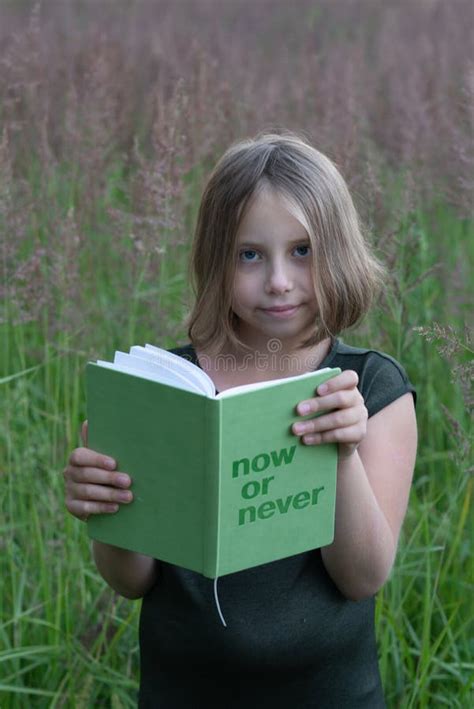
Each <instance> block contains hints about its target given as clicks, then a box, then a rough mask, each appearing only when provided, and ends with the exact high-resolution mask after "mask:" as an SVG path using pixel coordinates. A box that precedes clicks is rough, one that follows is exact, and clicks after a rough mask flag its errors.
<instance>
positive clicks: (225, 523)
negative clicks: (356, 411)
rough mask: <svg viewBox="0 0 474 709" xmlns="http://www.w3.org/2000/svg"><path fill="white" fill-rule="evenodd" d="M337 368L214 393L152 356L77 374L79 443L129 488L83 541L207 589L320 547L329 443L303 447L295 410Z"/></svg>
mask: <svg viewBox="0 0 474 709" xmlns="http://www.w3.org/2000/svg"><path fill="white" fill-rule="evenodd" d="M339 372H340V369H330V368H326V369H321V370H318V371H315V372H308V373H305V374H301V375H297V376H295V377H287V378H283V379H277V380H271V381H265V382H259V383H256V384H248V385H244V386H237V387H233V388H231V389H226V390H225V391H223V392H221V393H219V394H216V391H215V386H214V384H213V382H212V380H211V379H210V377H209V376H208V375H207V374H206V373H205V372H204V371H203V370H202V369H201V368H200V367H199V366H197V365H195V364H193V363H192V362H190V361H188V360H186V359H184V358H183V357H180V356H178V355H175V354H173V353H170V352H167V351H165V350H162V349H160V348H158V347H153V346H151V345H146V346H145V347H139V346H134V347H132V348H131V349H130V353H129V354H126V353H123V352H116V353H115V357H114V362H113V363H112V362H104V361H101V360H99V361H97V362H89V363H88V364H87V367H86V390H87V410H88V412H87V417H88V421H89V442H88V445H89V447H90V448H92V449H93V450H97V451H100V452H102V453H105V454H107V455H111V456H112V457H114V458H115V459H116V460H117V461H118V469H119V470H121V471H124V472H127V473H128V474H129V475H130V476H131V478H132V488H131V489H132V491H133V494H134V500H133V502H131V503H130V504H128V505H121V506H120V509H119V511H118V512H117V513H116V514H112V515H110V514H104V515H92V516H91V517H89V520H88V530H89V534H90V536H91V537H93V538H94V539H97V540H99V541H102V542H106V543H108V544H113V545H116V546H119V547H123V548H125V549H131V550H133V551H138V552H141V553H143V554H147V555H149V556H152V557H154V558H157V559H161V560H163V561H166V562H169V563H172V564H176V565H178V566H183V567H185V568H188V569H191V570H193V571H197V572H200V573H202V574H204V575H205V576H207V577H209V578H216V577H217V576H223V575H225V574H229V573H233V572H236V571H240V570H242V569H246V568H250V567H253V566H257V565H259V564H263V563H267V562H270V561H275V560H277V559H281V558H284V557H287V556H291V555H293V554H298V553H301V552H303V551H308V550H310V549H314V548H317V547H320V546H325V545H327V544H330V543H331V541H332V540H333V536H334V511H335V494H336V468H337V446H336V444H324V445H318V446H306V445H304V444H303V443H302V442H301V440H300V438H299V437H298V436H295V435H294V434H293V433H292V431H291V425H292V424H293V423H294V422H295V421H296V420H301V419H304V418H311V415H310V416H306V417H301V416H298V414H297V413H296V405H297V404H298V403H299V402H300V401H302V400H303V399H308V398H311V397H313V396H315V389H316V387H317V386H319V384H321V383H322V382H323V381H325V380H326V379H329V378H330V377H333V376H335V375H336V374H339Z"/></svg>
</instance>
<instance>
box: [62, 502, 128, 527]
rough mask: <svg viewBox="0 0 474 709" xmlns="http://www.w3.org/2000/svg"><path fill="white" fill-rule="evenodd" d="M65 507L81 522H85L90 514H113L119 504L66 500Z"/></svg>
mask: <svg viewBox="0 0 474 709" xmlns="http://www.w3.org/2000/svg"><path fill="white" fill-rule="evenodd" d="M66 507H67V509H68V511H69V512H70V513H71V514H72V515H73V516H74V517H77V519H80V520H81V522H85V521H86V520H87V518H88V517H89V516H90V515H99V514H114V513H115V512H117V511H118V510H119V505H117V504H107V503H105V502H91V501H82V500H67V501H66Z"/></svg>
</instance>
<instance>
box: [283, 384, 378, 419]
mask: <svg viewBox="0 0 474 709" xmlns="http://www.w3.org/2000/svg"><path fill="white" fill-rule="evenodd" d="M363 401H364V400H363V397H362V395H361V394H360V392H359V390H358V389H342V390H340V391H336V392H334V393H332V394H327V395H326V396H317V397H314V398H312V399H307V400H306V401H300V403H299V404H298V405H297V407H296V413H297V414H299V415H300V416H306V415H307V414H315V413H318V412H320V411H330V410H331V409H347V408H349V407H353V406H356V405H358V404H360V403H362V402H363Z"/></svg>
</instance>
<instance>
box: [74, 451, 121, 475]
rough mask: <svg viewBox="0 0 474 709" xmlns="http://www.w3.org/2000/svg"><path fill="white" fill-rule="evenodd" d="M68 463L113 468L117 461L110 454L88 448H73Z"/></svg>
mask: <svg viewBox="0 0 474 709" xmlns="http://www.w3.org/2000/svg"><path fill="white" fill-rule="evenodd" d="M69 465H78V466H81V465H83V466H89V467H91V468H105V469H106V470H115V467H116V465H117V463H116V461H115V460H114V459H113V458H111V457H110V456H108V455H104V454H103V453H98V452H97V451H93V450H91V449H90V448H75V449H74V450H73V452H72V453H71V455H70V456H69Z"/></svg>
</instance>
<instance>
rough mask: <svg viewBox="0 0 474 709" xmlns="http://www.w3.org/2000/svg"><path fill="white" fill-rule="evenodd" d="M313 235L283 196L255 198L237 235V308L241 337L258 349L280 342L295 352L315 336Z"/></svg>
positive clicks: (272, 194)
mask: <svg viewBox="0 0 474 709" xmlns="http://www.w3.org/2000/svg"><path fill="white" fill-rule="evenodd" d="M312 264H313V261H312V254H311V243H310V240H309V236H308V233H307V231H306V229H305V228H304V227H303V225H302V224H301V223H300V222H299V221H298V220H297V219H296V218H295V217H294V216H292V215H291V214H290V212H289V211H288V210H287V208H286V207H285V203H284V201H283V200H282V198H281V196H279V195H278V193H277V192H276V191H274V190H272V189H270V188H266V189H264V190H263V191H262V192H260V193H259V194H258V195H256V196H255V197H254V199H253V200H252V202H251V204H250V206H249V207H248V209H247V211H246V213H245V215H244V218H243V219H242V222H241V224H240V227H239V230H238V232H237V265H236V273H235V280H234V290H233V300H232V309H233V311H234V313H235V314H236V315H237V316H238V318H239V325H238V327H239V330H238V334H239V337H240V338H241V339H242V340H243V341H244V342H245V343H246V344H247V345H249V346H251V347H253V348H254V349H258V348H262V351H266V345H267V343H268V340H269V339H270V338H278V339H279V340H281V342H282V349H283V348H284V349H285V350H286V349H291V347H292V346H293V345H296V344H298V343H299V342H300V341H301V340H302V339H303V338H304V337H307V336H308V335H309V334H311V333H312V332H313V331H314V326H315V321H316V316H317V304H316V297H315V294H314V287H313V282H312V277H311V273H312V267H313V266H312Z"/></svg>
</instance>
